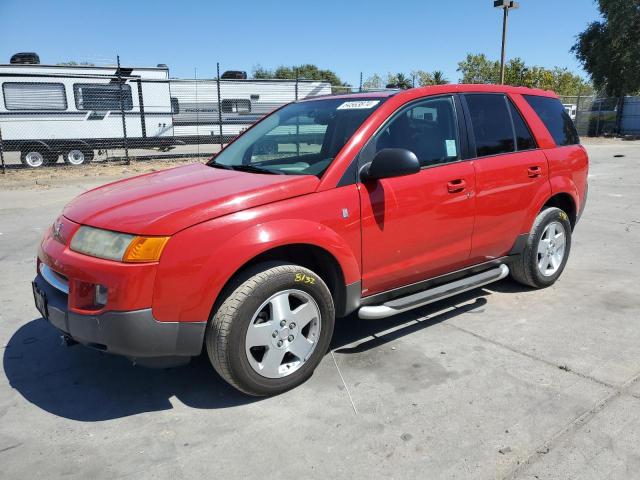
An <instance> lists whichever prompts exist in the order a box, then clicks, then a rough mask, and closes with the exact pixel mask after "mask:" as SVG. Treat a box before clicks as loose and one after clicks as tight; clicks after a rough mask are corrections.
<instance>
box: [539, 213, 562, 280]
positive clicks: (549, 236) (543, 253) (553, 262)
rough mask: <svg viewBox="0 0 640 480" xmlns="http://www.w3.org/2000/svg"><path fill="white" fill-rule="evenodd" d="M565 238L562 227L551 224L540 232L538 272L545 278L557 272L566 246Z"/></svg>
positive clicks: (558, 224) (556, 223)
mask: <svg viewBox="0 0 640 480" xmlns="http://www.w3.org/2000/svg"><path fill="white" fill-rule="evenodd" d="M566 239H567V236H566V234H565V230H564V225H562V224H561V223H560V222H552V223H550V224H549V225H547V226H546V228H545V229H544V231H543V232H542V238H541V239H540V243H538V271H539V272H540V273H541V274H542V275H544V276H545V277H550V276H551V275H553V274H554V273H556V272H557V271H558V269H559V268H560V265H562V260H563V259H564V252H565V246H566Z"/></svg>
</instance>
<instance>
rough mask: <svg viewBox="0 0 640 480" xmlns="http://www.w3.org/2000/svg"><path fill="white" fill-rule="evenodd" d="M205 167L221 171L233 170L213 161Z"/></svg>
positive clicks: (228, 166)
mask: <svg viewBox="0 0 640 480" xmlns="http://www.w3.org/2000/svg"><path fill="white" fill-rule="evenodd" d="M207 165H208V166H210V167H213V168H222V169H223V170H233V168H232V167H231V166H230V165H225V164H223V163H218V162H216V161H215V160H210V161H209V162H207Z"/></svg>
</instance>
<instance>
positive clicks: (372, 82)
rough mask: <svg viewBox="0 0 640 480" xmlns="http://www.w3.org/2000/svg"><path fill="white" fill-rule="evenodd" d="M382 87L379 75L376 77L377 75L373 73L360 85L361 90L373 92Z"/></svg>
mask: <svg viewBox="0 0 640 480" xmlns="http://www.w3.org/2000/svg"><path fill="white" fill-rule="evenodd" d="M383 87H384V85H383V84H382V77H380V75H378V74H377V73H374V74H373V75H371V76H370V77H368V78H367V79H366V80H365V81H364V82H363V83H362V88H363V89H364V90H375V89H378V88H383Z"/></svg>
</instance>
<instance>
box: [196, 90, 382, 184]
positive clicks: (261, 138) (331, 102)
mask: <svg viewBox="0 0 640 480" xmlns="http://www.w3.org/2000/svg"><path fill="white" fill-rule="evenodd" d="M385 100H386V98H367V99H345V98H331V99H324V100H312V101H306V102H301V103H292V104H290V105H287V106H286V107H284V108H281V109H280V110H278V111H277V112H274V113H273V114H271V115H269V116H268V117H266V118H265V119H264V120H262V121H261V122H260V123H258V124H257V125H255V126H254V127H253V128H252V129H250V130H249V131H248V132H246V133H245V134H244V135H242V136H240V137H239V138H238V139H237V140H236V141H235V142H233V143H231V144H230V145H229V146H228V147H227V148H225V149H224V150H222V151H221V152H220V153H219V154H218V155H217V156H216V157H215V158H214V159H213V160H211V161H210V162H209V163H208V165H210V166H212V167H219V168H229V169H233V170H243V171H249V172H256V173H278V174H288V175H317V176H320V175H322V174H323V173H324V171H325V170H326V169H327V167H328V166H329V165H330V164H331V162H332V161H333V159H334V158H335V156H336V155H337V154H338V152H339V151H340V149H341V148H342V147H343V146H344V144H345V143H347V140H349V138H351V136H352V135H353V133H354V132H355V131H356V130H357V129H358V127H359V126H360V125H361V124H362V122H364V120H365V119H366V118H367V117H368V116H369V115H371V113H373V111H374V110H376V109H377V108H378V107H379V106H380V105H381V104H382V103H383V102H384V101H385Z"/></svg>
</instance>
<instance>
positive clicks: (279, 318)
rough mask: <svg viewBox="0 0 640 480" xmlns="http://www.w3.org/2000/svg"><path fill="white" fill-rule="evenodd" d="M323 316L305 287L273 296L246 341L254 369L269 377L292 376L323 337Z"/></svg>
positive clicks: (261, 310)
mask: <svg viewBox="0 0 640 480" xmlns="http://www.w3.org/2000/svg"><path fill="white" fill-rule="evenodd" d="M320 327H321V316H320V309H319V308H318V304H317V303H316V302H315V300H314V299H313V297H312V296H311V295H309V294H308V293H307V292H303V291H302V290H284V291H282V292H278V293H276V294H275V295H273V296H271V298H269V299H268V300H267V301H266V302H264V303H263V304H262V305H261V306H260V308H258V311H257V312H256V313H255V314H254V315H253V318H252V319H251V323H250V324H249V328H248V329H247V336H246V340H245V350H246V353H247V359H248V360H249V364H250V365H251V368H253V369H254V370H255V371H256V372H257V373H258V374H259V375H262V376H263V377H267V378H281V377H286V376H287V375H291V374H292V373H293V372H295V371H296V370H298V369H299V368H300V367H301V366H302V365H304V363H305V362H306V361H307V360H308V359H309V357H310V356H311V354H312V353H313V351H314V350H315V348H316V345H317V344H318V341H319V339H320Z"/></svg>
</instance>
